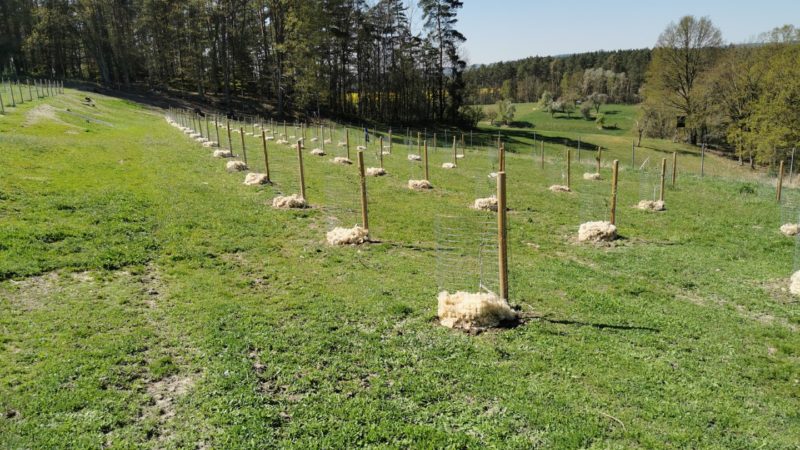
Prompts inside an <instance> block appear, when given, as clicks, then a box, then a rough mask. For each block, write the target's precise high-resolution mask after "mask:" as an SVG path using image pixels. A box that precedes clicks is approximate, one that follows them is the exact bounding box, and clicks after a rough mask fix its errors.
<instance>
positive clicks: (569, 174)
mask: <svg viewBox="0 0 800 450" xmlns="http://www.w3.org/2000/svg"><path fill="white" fill-rule="evenodd" d="M567 189H572V152H571V151H570V149H567Z"/></svg>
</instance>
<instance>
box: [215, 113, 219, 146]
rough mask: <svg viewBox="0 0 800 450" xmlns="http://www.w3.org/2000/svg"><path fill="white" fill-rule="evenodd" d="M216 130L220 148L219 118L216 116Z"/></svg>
mask: <svg viewBox="0 0 800 450" xmlns="http://www.w3.org/2000/svg"><path fill="white" fill-rule="evenodd" d="M214 129H215V130H216V131H217V145H216V146H217V147H219V145H220V142H219V117H217V116H214Z"/></svg>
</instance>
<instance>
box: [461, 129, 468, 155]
mask: <svg viewBox="0 0 800 450" xmlns="http://www.w3.org/2000/svg"><path fill="white" fill-rule="evenodd" d="M461 157H462V158H466V157H467V148H466V147H464V133H461Z"/></svg>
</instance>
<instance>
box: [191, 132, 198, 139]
mask: <svg viewBox="0 0 800 450" xmlns="http://www.w3.org/2000/svg"><path fill="white" fill-rule="evenodd" d="M200 136H201V134H200V133H191V134H190V135H189V137H190V138H192V139H197V138H199V137H200Z"/></svg>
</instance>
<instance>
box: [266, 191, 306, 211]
mask: <svg viewBox="0 0 800 450" xmlns="http://www.w3.org/2000/svg"><path fill="white" fill-rule="evenodd" d="M272 207H273V208H280V209H302V208H305V207H306V199H304V198H303V197H300V196H299V195H297V194H292V195H287V196H283V195H279V196H277V197H275V198H273V199H272Z"/></svg>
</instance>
